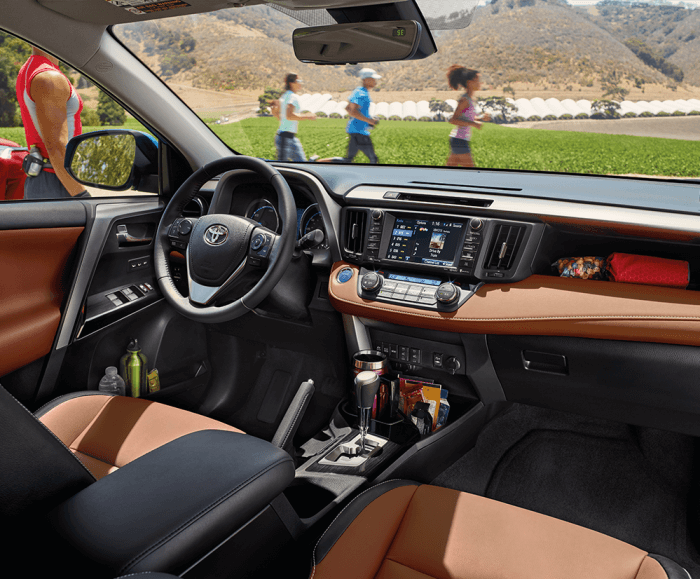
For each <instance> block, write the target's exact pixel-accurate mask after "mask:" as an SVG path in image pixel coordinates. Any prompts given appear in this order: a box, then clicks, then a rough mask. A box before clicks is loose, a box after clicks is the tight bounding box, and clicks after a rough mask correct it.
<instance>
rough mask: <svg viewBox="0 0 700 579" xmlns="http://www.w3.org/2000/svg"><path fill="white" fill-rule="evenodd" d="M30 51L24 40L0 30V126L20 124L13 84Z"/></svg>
mask: <svg viewBox="0 0 700 579" xmlns="http://www.w3.org/2000/svg"><path fill="white" fill-rule="evenodd" d="M31 52H32V51H31V48H30V47H29V45H28V44H27V43H26V42H24V41H22V40H20V39H19V38H15V37H14V36H12V35H11V34H7V33H5V32H2V31H0V127H16V126H20V125H21V124H22V121H21V117H20V114H19V107H18V106H17V95H16V93H15V85H16V84H17V73H18V72H19V69H20V68H22V64H24V62H25V61H26V60H27V58H29V55H30V54H31Z"/></svg>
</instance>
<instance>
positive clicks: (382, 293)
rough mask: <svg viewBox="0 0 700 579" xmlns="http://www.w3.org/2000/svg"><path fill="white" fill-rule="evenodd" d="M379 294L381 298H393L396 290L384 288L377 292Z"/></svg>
mask: <svg viewBox="0 0 700 579" xmlns="http://www.w3.org/2000/svg"><path fill="white" fill-rule="evenodd" d="M377 296H378V297H380V298H392V297H394V292H393V291H391V290H387V289H382V291H380V292H379V293H378V294H377Z"/></svg>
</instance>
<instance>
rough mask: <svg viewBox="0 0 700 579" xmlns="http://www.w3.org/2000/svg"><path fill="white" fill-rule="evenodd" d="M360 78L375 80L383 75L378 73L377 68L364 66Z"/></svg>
mask: <svg viewBox="0 0 700 579" xmlns="http://www.w3.org/2000/svg"><path fill="white" fill-rule="evenodd" d="M360 78H361V79H362V80H364V79H366V78H373V79H375V80H379V79H380V78H382V77H381V75H379V74H377V71H376V70H374V69H372V68H363V69H362V70H360Z"/></svg>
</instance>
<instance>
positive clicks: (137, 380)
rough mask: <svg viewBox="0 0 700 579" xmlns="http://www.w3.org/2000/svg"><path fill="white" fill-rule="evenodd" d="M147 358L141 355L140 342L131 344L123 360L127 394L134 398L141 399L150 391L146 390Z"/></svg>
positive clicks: (123, 376) (136, 341) (132, 341)
mask: <svg viewBox="0 0 700 579" xmlns="http://www.w3.org/2000/svg"><path fill="white" fill-rule="evenodd" d="M147 373H148V368H147V366H146V356H144V355H143V354H142V353H141V348H140V347H139V341H138V340H136V339H134V340H131V342H129V346H128V347H127V349H126V354H124V355H123V356H122V359H121V375H122V378H124V382H125V383H126V392H127V394H131V396H132V397H133V398H139V397H140V396H142V395H143V394H146V392H147V391H148V390H147V389H146V374H147Z"/></svg>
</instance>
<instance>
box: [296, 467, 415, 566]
mask: <svg viewBox="0 0 700 579" xmlns="http://www.w3.org/2000/svg"><path fill="white" fill-rule="evenodd" d="M390 482H396V481H395V480H385V481H384V482H381V483H379V484H378V485H374V486H371V487H369V488H368V489H365V490H364V491H362V492H361V493H360V494H359V495H357V496H356V497H355V498H354V499H352V501H350V502H349V503H348V504H347V505H346V506H345V508H344V509H343V510H342V511H340V512H339V513H338V515H337V516H336V517H335V519H333V522H332V523H331V524H330V525H328V528H327V529H326V530H325V531H323V535H321V537H320V538H319V539H318V541H317V542H316V546H315V547H314V550H313V552H312V553H311V562H312V564H313V567H312V569H311V577H309V579H314V575H315V574H316V549H318V545H319V543H320V542H321V540H322V539H323V537H325V536H326V533H327V532H328V531H330V529H331V527H333V524H334V523H335V522H336V521H337V520H338V517H340V515H342V514H343V513H344V512H345V510H346V509H348V508H350V507H351V506H352V505H353V503H354V502H355V501H356V500H358V499H359V498H360V497H361V496H362V495H364V494H365V493H368V492H369V491H371V490H372V489H376V488H378V487H380V486H382V485H383V484H387V483H390ZM418 486H420V485H417V486H416V488H417V487H418ZM379 496H382V495H379ZM377 498H379V497H377ZM375 500H376V499H375ZM411 500H413V499H412V498H411ZM410 502H411V501H409V504H410ZM370 504H372V503H370ZM368 506H369V505H368ZM406 510H408V509H406ZM404 516H406V513H405V512H404ZM401 522H403V517H402V518H401ZM351 524H352V523H351ZM400 526H401V523H399V527H400ZM348 528H350V525H348ZM345 530H346V531H347V529H345ZM397 532H398V529H397ZM344 534H345V531H343V532H342V533H341V534H340V535H339V536H338V538H337V539H336V540H335V541H333V544H332V545H331V548H330V549H328V552H329V553H330V551H331V549H332V548H333V547H335V544H336V543H337V542H338V541H339V540H340V537H342V536H343V535H344ZM389 547H391V545H389Z"/></svg>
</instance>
